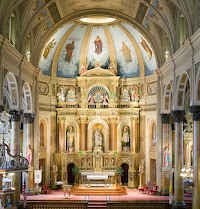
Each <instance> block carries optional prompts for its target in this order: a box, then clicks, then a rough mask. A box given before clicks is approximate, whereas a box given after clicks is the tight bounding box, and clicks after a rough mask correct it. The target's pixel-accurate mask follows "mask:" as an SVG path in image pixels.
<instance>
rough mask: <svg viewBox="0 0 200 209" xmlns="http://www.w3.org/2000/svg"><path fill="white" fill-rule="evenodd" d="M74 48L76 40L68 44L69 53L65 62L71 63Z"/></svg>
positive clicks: (67, 50)
mask: <svg viewBox="0 0 200 209" xmlns="http://www.w3.org/2000/svg"><path fill="white" fill-rule="evenodd" d="M74 49H75V46H74V41H72V43H69V44H67V46H66V52H67V53H66V55H65V62H68V63H70V61H71V58H72V54H73V51H74Z"/></svg>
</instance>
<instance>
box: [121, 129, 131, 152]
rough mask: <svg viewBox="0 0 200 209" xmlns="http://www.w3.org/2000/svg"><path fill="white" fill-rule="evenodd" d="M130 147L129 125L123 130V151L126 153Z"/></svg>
mask: <svg viewBox="0 0 200 209" xmlns="http://www.w3.org/2000/svg"><path fill="white" fill-rule="evenodd" d="M129 147H130V130H129V127H128V126H127V125H125V126H124V128H123V130H122V149H123V150H124V151H127V150H129Z"/></svg>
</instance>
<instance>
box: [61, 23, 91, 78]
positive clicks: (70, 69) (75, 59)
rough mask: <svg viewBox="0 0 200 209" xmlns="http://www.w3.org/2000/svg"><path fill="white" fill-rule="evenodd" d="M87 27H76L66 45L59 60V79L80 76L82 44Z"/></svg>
mask: <svg viewBox="0 0 200 209" xmlns="http://www.w3.org/2000/svg"><path fill="white" fill-rule="evenodd" d="M87 27H88V26H85V25H79V26H78V27H76V29H74V30H73V31H72V33H71V34H70V35H69V37H68V38H67V40H66V42H65V43H64V45H63V47H62V50H61V53H60V56H59V60H58V68H57V76H58V77H63V78H73V77H76V76H77V75H78V74H79V59H80V52H81V44H82V40H83V37H84V34H85V32H86V29H87Z"/></svg>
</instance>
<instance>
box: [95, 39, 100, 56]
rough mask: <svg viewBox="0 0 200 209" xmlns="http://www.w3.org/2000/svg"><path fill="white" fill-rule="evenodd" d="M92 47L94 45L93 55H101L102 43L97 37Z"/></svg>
mask: <svg viewBox="0 0 200 209" xmlns="http://www.w3.org/2000/svg"><path fill="white" fill-rule="evenodd" d="M94 45H95V53H96V54H98V55H99V54H101V52H102V41H101V39H100V37H99V36H97V37H96V39H95V41H94Z"/></svg>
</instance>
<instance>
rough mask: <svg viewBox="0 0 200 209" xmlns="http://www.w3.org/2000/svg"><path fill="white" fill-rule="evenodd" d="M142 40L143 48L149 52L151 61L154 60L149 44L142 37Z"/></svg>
mask: <svg viewBox="0 0 200 209" xmlns="http://www.w3.org/2000/svg"><path fill="white" fill-rule="evenodd" d="M141 39H142V42H141V44H142V47H143V48H144V50H145V51H146V52H147V54H148V56H149V59H151V58H152V50H151V49H150V47H149V46H148V44H147V42H146V41H145V40H144V39H143V38H142V37H141Z"/></svg>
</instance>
